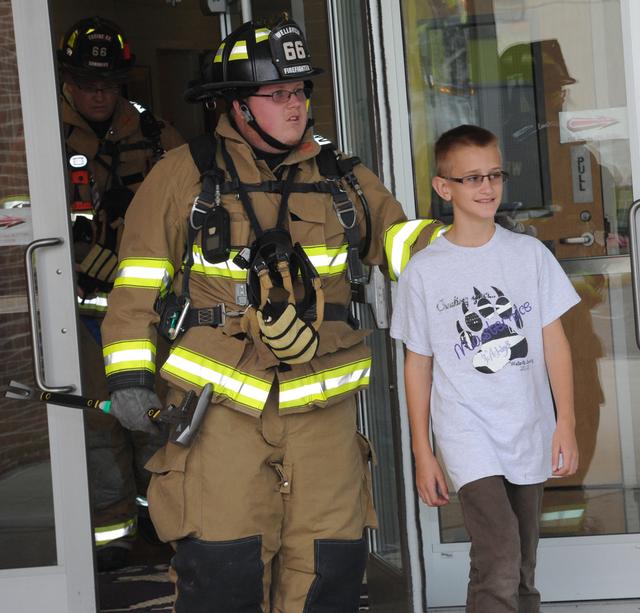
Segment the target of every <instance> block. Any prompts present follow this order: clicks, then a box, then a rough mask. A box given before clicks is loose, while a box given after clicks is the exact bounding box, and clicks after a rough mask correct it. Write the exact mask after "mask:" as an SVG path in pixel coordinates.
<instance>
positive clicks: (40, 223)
mask: <svg viewBox="0 0 640 613" xmlns="http://www.w3.org/2000/svg"><path fill="white" fill-rule="evenodd" d="M11 5H12V11H13V23H14V31H15V40H16V58H17V63H18V72H19V78H20V95H21V100H22V116H23V123H24V133H25V145H26V153H27V163H28V168H27V170H28V176H29V192H30V197H31V211H32V222H33V236H34V240H37V239H43V238H52V237H55V238H60V239H62V243H61V244H59V245H56V246H51V247H47V248H43V249H39V250H38V255H37V273H38V292H39V293H38V309H37V310H38V318H39V321H40V338H41V344H42V355H43V366H44V372H45V373H46V380H47V383H48V384H49V385H58V386H60V385H65V386H66V385H73V386H74V387H75V389H76V390H79V389H80V368H79V359H78V340H77V331H76V304H75V299H76V298H75V284H74V277H73V266H72V257H71V250H70V248H69V244H70V242H69V238H70V224H69V215H68V207H67V199H66V194H65V176H66V172H65V167H64V159H65V158H64V154H63V142H62V132H61V124H60V117H59V113H58V104H57V96H58V92H57V85H56V71H55V66H54V61H53V53H54V51H53V49H54V47H53V44H52V40H51V28H50V20H49V7H48V4H47V1H46V0H12V2H11ZM34 351H38V348H37V347H34ZM48 426H49V444H50V451H51V471H52V482H53V501H54V516H55V532H56V549H57V560H58V563H57V565H56V566H47V567H38V568H26V569H11V570H5V571H0V600H1V601H2V603H3V609H6V610H8V611H14V610H15V611H19V610H27V611H30V612H32V613H39V612H42V613H76V612H77V613H80V612H82V613H90V612H93V611H95V610H96V590H95V578H94V572H93V536H92V531H91V520H90V512H89V494H88V483H87V465H86V454H85V441H84V424H83V418H82V414H81V412H80V411H78V410H76V409H70V408H69V409H67V408H62V407H54V408H48Z"/></svg>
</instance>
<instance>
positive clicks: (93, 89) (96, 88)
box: [74, 80, 120, 95]
mask: <svg viewBox="0 0 640 613" xmlns="http://www.w3.org/2000/svg"><path fill="white" fill-rule="evenodd" d="M74 83H75V84H76V87H77V88H78V89H79V90H80V91H81V92H82V93H84V94H93V95H95V94H97V93H98V92H102V93H103V94H117V93H119V92H120V86H119V85H118V84H117V83H113V82H111V81H75V80H74Z"/></svg>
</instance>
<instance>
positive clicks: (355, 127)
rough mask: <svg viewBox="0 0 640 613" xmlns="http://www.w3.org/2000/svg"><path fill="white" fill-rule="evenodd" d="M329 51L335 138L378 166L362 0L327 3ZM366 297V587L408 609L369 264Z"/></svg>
mask: <svg viewBox="0 0 640 613" xmlns="http://www.w3.org/2000/svg"><path fill="white" fill-rule="evenodd" d="M329 12H330V19H331V37H332V38H331V52H332V67H333V89H334V94H335V106H336V123H337V130H336V131H337V144H338V147H339V148H340V149H341V150H342V151H345V152H347V153H349V154H355V155H357V156H358V157H359V158H360V159H361V160H362V162H363V164H365V166H367V167H368V168H371V169H373V170H374V171H378V172H379V168H380V167H379V153H380V152H379V151H378V146H377V139H376V137H375V133H374V129H375V126H376V120H375V112H374V104H373V98H374V94H375V91H374V90H375V86H374V84H372V82H371V80H370V79H369V76H368V71H369V66H370V62H371V57H370V53H369V40H368V36H367V34H368V30H367V28H366V27H365V24H366V22H367V15H366V13H365V10H364V6H363V3H362V2H360V0H347V1H345V0H334V1H333V2H330V3H329ZM369 275H370V280H369V284H368V286H367V290H366V292H365V293H366V303H367V304H359V305H357V307H356V308H357V311H358V318H359V320H360V322H361V324H362V327H363V328H367V329H370V330H371V335H370V336H369V337H368V339H367V342H368V343H369V345H370V347H371V350H372V354H373V363H372V372H371V383H370V385H369V389H367V390H366V391H365V392H364V393H362V394H361V395H360V397H359V423H360V428H361V430H362V431H363V432H364V434H365V435H366V436H367V437H368V438H369V439H370V440H371V442H372V444H373V447H374V449H375V451H376V456H377V458H376V461H375V462H374V463H373V466H372V477H373V492H374V503H375V508H376V511H377V516H378V528H377V529H375V530H369V551H370V556H369V562H368V565H367V587H368V595H369V604H370V607H371V610H372V611H393V612H394V613H404V612H408V611H410V610H411V609H410V606H411V605H410V600H411V599H410V596H409V594H410V589H411V587H410V586H411V577H410V573H409V572H408V555H407V554H408V552H407V540H408V533H407V531H406V526H407V522H406V520H405V503H404V491H403V487H402V457H401V455H400V453H399V451H400V448H399V446H398V445H397V444H396V441H397V437H399V432H400V429H401V424H400V420H399V411H398V406H397V395H396V387H397V386H396V382H395V376H396V373H395V370H394V368H393V360H392V355H393V350H392V344H391V339H390V337H389V333H388V327H389V321H388V308H387V293H388V287H387V285H388V284H387V283H386V281H385V279H384V276H383V275H382V273H381V272H380V271H379V270H378V269H377V268H375V269H371V270H370V271H369Z"/></svg>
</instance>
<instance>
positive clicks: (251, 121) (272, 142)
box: [238, 100, 313, 151]
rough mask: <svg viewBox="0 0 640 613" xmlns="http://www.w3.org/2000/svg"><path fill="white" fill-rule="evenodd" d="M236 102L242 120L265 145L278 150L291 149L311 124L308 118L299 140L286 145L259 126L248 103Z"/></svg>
mask: <svg viewBox="0 0 640 613" xmlns="http://www.w3.org/2000/svg"><path fill="white" fill-rule="evenodd" d="M238 102H239V104H240V112H241V113H242V116H243V117H244V120H245V121H246V122H247V124H248V125H249V127H250V128H252V129H253V130H254V131H255V132H256V133H257V134H258V136H260V138H261V139H262V140H263V141H264V142H265V143H267V145H269V146H270V147H273V148H274V149H278V150H279V151H293V150H294V149H295V148H296V147H297V146H298V145H299V144H300V142H301V141H302V138H304V132H306V131H307V129H308V128H309V127H310V126H312V125H313V120H312V119H310V118H308V119H307V125H306V126H305V129H304V132H303V133H302V136H301V137H300V141H298V142H297V143H296V144H295V145H287V144H285V143H283V142H280V141H279V140H278V139H276V138H274V137H273V136H271V134H268V133H267V132H265V131H264V130H263V129H262V128H261V127H260V124H259V123H258V122H257V121H256V118H255V117H254V116H253V113H252V112H251V109H250V108H249V105H248V104H247V102H246V101H245V100H239V101H238Z"/></svg>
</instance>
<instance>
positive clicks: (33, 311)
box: [24, 238, 76, 394]
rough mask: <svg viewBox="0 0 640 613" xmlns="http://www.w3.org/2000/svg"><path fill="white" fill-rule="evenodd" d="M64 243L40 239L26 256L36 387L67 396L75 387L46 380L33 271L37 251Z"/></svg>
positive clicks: (31, 245)
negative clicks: (52, 383)
mask: <svg viewBox="0 0 640 613" xmlns="http://www.w3.org/2000/svg"><path fill="white" fill-rule="evenodd" d="M62 242H63V240H62V239H61V238H40V239H38V240H35V241H33V242H32V243H30V244H29V246H28V247H27V251H26V253H25V256H24V264H25V270H26V272H27V298H28V300H29V318H30V320H31V342H32V346H33V365H34V370H35V378H36V385H37V386H38V387H39V388H40V389H41V390H42V391H43V392H51V393H53V394H56V393H57V394H66V393H69V392H73V391H74V390H75V389H76V388H75V385H65V386H64V387H50V386H48V385H47V383H46V381H45V379H44V368H43V364H42V347H41V346H40V335H39V334H38V324H39V321H38V316H37V312H38V304H37V300H36V282H35V274H34V270H33V255H34V253H35V251H36V249H40V248H41V247H52V246H54V245H60V244H61V243H62Z"/></svg>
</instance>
